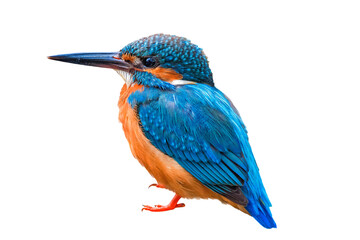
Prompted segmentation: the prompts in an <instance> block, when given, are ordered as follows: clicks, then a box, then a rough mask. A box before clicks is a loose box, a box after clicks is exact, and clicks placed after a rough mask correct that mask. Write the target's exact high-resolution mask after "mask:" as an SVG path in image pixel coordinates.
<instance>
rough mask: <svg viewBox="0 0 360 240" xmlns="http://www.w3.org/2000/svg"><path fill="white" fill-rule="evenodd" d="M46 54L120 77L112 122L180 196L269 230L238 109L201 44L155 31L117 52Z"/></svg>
mask: <svg viewBox="0 0 360 240" xmlns="http://www.w3.org/2000/svg"><path fill="white" fill-rule="evenodd" d="M48 58H49V59H52V60H58V61H63V62H69V63H75V64H82V65H88V66H96V67H102V68H110V69H114V70H115V71H116V72H117V73H118V74H119V75H120V76H121V77H122V78H123V79H124V80H125V84H124V85H123V87H122V89H121V92H120V98H119V101H118V107H119V110H120V111H119V120H120V122H121V124H122V127H123V130H124V133H125V136H126V139H127V141H128V142H129V146H130V149H131V152H132V154H133V155H134V157H135V158H136V159H137V160H138V161H139V162H140V164H141V165H142V166H144V167H145V168H146V170H147V171H148V172H149V173H150V174H151V175H152V176H153V177H154V178H155V179H156V181H157V183H155V184H151V185H150V186H155V187H158V188H165V189H168V190H170V191H172V192H174V193H175V196H174V197H173V199H172V200H171V201H170V203H169V204H168V205H155V206H149V205H144V206H143V208H142V210H148V211H152V212H162V211H168V210H173V209H175V208H180V207H184V206H185V205H184V204H183V203H178V201H179V200H180V198H189V199H191V198H197V199H199V198H200V199H217V200H219V201H220V202H222V203H224V204H229V205H231V206H232V207H234V208H236V209H238V210H240V211H242V212H244V213H246V214H248V215H250V216H252V217H253V218H255V219H256V220H257V221H258V222H259V223H260V224H261V225H262V226H263V227H265V228H276V223H275V221H274V219H273V217H272V214H271V211H270V207H271V203H270V200H269V198H268V196H267V193H266V191H265V188H264V185H263V183H262V180H261V177H260V174H259V168H258V166H257V164H256V162H255V158H254V155H253V153H252V150H251V147H250V144H249V139H248V134H247V130H246V127H245V125H244V123H243V121H242V119H241V117H240V115H239V112H238V111H237V109H236V108H235V106H234V105H233V103H232V102H231V101H230V99H229V98H228V97H227V96H225V94H224V93H222V92H221V91H220V90H219V89H217V88H216V87H215V85H214V81H213V75H212V72H211V70H210V67H209V62H208V59H207V57H206V55H205V54H204V52H203V50H202V49H201V48H199V47H198V46H197V45H195V44H193V43H191V42H190V40H188V39H186V38H184V37H178V36H174V35H167V34H155V35H151V36H149V37H145V38H141V39H139V40H137V41H134V42H132V43H130V44H128V45H127V46H125V47H124V48H122V49H121V50H120V51H118V52H111V53H104V52H101V53H74V54H62V55H55V56H50V57H48Z"/></svg>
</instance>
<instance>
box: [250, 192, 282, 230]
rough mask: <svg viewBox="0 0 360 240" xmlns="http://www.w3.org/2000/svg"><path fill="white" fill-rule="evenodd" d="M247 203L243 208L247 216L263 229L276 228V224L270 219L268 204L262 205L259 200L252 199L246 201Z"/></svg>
mask: <svg viewBox="0 0 360 240" xmlns="http://www.w3.org/2000/svg"><path fill="white" fill-rule="evenodd" d="M248 200H249V203H248V205H247V206H246V207H245V209H246V210H247V211H248V212H249V214H250V215H251V216H252V217H253V218H255V219H256V221H258V222H259V223H260V224H261V225H262V226H263V227H265V228H276V223H275V221H274V219H273V217H272V214H271V211H270V206H269V205H268V204H264V202H263V201H262V200H261V199H260V201H257V200H255V199H253V198H250V199H248Z"/></svg>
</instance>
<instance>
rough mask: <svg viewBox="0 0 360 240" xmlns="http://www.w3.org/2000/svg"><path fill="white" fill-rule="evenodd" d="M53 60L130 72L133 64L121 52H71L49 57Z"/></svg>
mask: <svg viewBox="0 0 360 240" xmlns="http://www.w3.org/2000/svg"><path fill="white" fill-rule="evenodd" d="M48 58H49V59H52V60H57V61H62V62H68V63H75V64H81V65H88V66H95V67H102V68H111V69H115V70H122V71H125V72H130V71H131V69H132V68H133V66H132V65H131V64H129V63H127V62H125V61H124V60H122V59H121V58H119V52H113V53H71V54H62V55H55V56H50V57H48Z"/></svg>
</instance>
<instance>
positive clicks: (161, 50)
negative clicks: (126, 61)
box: [120, 34, 214, 86]
mask: <svg viewBox="0 0 360 240" xmlns="http://www.w3.org/2000/svg"><path fill="white" fill-rule="evenodd" d="M120 54H123V55H129V56H134V57H137V58H139V59H141V61H144V60H147V58H148V57H152V59H151V60H149V61H155V62H154V64H157V65H158V66H159V67H161V68H165V69H172V70H174V71H176V72H177V73H179V74H181V75H182V79H183V80H189V81H194V82H198V83H205V84H208V85H210V86H214V82H213V78H212V72H211V70H210V67H209V63H208V60H207V57H206V56H205V54H204V52H203V50H202V49H201V48H199V47H198V46H197V45H195V44H193V43H191V42H190V41H189V40H188V39H186V38H183V37H177V36H174V35H166V34H155V35H152V36H149V37H145V38H142V39H139V40H137V41H134V42H132V43H130V44H128V45H127V46H125V47H124V48H123V49H121V50H120Z"/></svg>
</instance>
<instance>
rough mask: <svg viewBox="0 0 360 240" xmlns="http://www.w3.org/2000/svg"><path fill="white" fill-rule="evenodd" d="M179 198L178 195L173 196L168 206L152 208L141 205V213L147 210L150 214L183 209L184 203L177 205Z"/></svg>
mask: <svg viewBox="0 0 360 240" xmlns="http://www.w3.org/2000/svg"><path fill="white" fill-rule="evenodd" d="M180 198H181V197H180V196H179V195H177V194H175V196H174V198H173V199H172V200H171V202H170V203H169V204H168V205H166V206H163V205H155V206H154V207H152V206H148V205H143V208H142V209H141V211H144V210H148V211H151V212H164V211H169V210H173V209H175V208H178V207H185V204H184V203H177V202H178V201H179V200H180Z"/></svg>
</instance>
